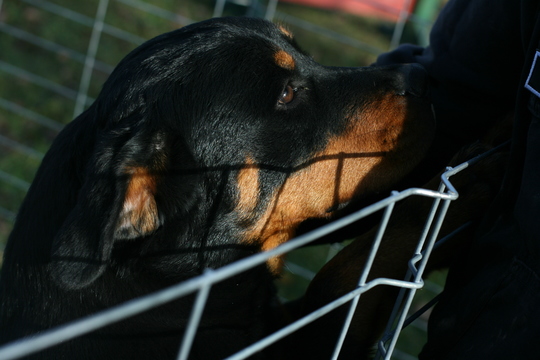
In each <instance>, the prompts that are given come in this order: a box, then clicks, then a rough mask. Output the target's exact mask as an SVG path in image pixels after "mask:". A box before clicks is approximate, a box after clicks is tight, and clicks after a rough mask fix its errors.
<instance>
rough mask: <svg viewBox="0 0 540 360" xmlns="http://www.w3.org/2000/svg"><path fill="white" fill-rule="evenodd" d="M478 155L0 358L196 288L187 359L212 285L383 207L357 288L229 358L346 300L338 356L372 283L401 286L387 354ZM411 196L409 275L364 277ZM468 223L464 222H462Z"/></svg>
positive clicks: (384, 347)
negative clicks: (436, 177)
mask: <svg viewBox="0 0 540 360" xmlns="http://www.w3.org/2000/svg"><path fill="white" fill-rule="evenodd" d="M481 156H482V155H481ZM477 159H478V158H475V159H472V160H470V161H468V162H465V163H462V164H460V165H458V166H457V167H455V168H448V169H447V171H446V172H445V173H444V174H443V175H442V176H441V184H440V186H439V189H438V190H437V191H434V190H427V189H421V188H411V189H408V190H404V191H402V192H393V194H392V195H391V196H389V197H388V198H386V199H383V200H381V201H379V202H377V203H374V204H372V205H370V206H368V207H366V208H364V209H362V210H359V211H357V212H355V213H353V214H351V215H349V216H346V217H344V218H342V219H339V220H337V221H334V222H332V223H330V224H328V225H325V226H322V227H320V228H318V229H316V230H314V231H312V232H310V233H306V234H304V235H301V236H299V237H297V238H295V239H293V240H291V241H289V242H287V243H285V244H283V245H281V246H279V247H277V248H275V249H273V250H270V251H267V252H263V253H259V254H256V255H253V256H250V257H248V258H245V259H243V260H240V261H237V262H234V263H232V264H229V265H227V266H224V267H222V268H219V269H215V270H213V269H207V270H206V271H205V272H204V273H203V274H202V275H200V276H197V277H195V278H192V279H190V280H187V281H185V282H182V283H180V284H178V285H175V286H172V287H170V288H167V289H164V290H161V291H159V292H155V293H153V294H150V295H147V296H144V297H141V298H138V299H134V300H131V301H129V302H126V303H124V304H121V305H118V306H116V307H114V308H110V309H108V310H105V311H102V312H100V313H97V314H92V315H90V316H88V317H87V318H84V319H80V320H77V321H75V322H72V323H70V324H66V325H63V326H60V327H58V328H55V329H51V330H48V331H46V332H43V333H41V334H37V335H36V336H34V337H32V338H29V339H21V340H19V341H16V342H14V343H11V344H8V345H5V346H3V347H0V360H11V359H18V358H21V357H23V356H26V355H29V354H32V353H35V352H38V351H40V350H44V349H46V348H49V347H52V346H55V345H58V344H60V343H63V342H65V341H68V340H71V339H74V338H76V337H78V336H81V335H84V334H87V333H90V332H92V331H94V330H97V329H99V328H102V327H105V326H107V325H110V324H113V323H115V322H117V321H120V320H122V319H126V318H128V317H131V316H135V315H137V314H140V313H142V312H144V311H147V310H150V309H152V308H156V307H158V306H160V305H163V304H165V303H167V302H170V301H173V300H175V299H178V298H180V297H183V296H187V295H189V294H192V293H196V295H197V296H196V301H195V303H194V306H193V309H192V313H191V317H190V320H189V323H188V327H187V329H186V331H185V334H184V337H183V340H182V343H181V346H180V348H179V353H178V359H188V356H189V351H190V348H191V345H192V342H193V340H194V337H195V334H196V331H197V326H198V324H199V320H200V319H201V315H202V313H203V311H204V307H205V304H206V301H207V299H208V296H209V293H210V289H211V287H212V286H213V285H215V284H216V283H219V282H220V281H223V280H225V279H227V278H230V277H232V276H234V275H237V274H239V273H241V272H243V271H246V270H248V269H250V268H253V267H255V266H257V265H260V264H263V263H265V262H266V261H267V260H268V259H269V258H271V257H274V256H279V255H282V254H286V253H288V252H290V251H292V250H294V249H298V248H300V247H302V246H305V245H308V244H309V243H311V242H313V241H316V240H317V239H319V238H320V237H322V236H325V235H328V234H330V233H332V232H333V231H336V230H338V229H340V228H342V227H344V226H347V225H349V224H351V223H354V222H356V221H358V220H360V219H362V218H364V217H366V216H368V215H371V214H373V213H375V212H377V211H381V210H382V211H383V212H384V215H383V217H382V220H381V222H380V225H379V229H378V232H377V234H376V236H375V238H374V240H373V244H372V247H371V251H370V254H369V257H368V259H367V261H366V263H365V265H364V269H363V271H362V273H361V274H359V280H358V286H357V287H356V289H354V290H353V291H351V292H349V293H347V294H345V295H343V296H341V297H340V298H338V299H336V300H334V301H332V302H330V303H328V304H327V305H325V306H323V307H321V308H319V309H317V310H315V311H314V312H312V313H310V314H308V315H306V316H304V317H303V318H300V319H299V320H297V321H295V322H293V323H292V324H290V325H288V326H286V327H284V328H282V329H280V330H278V331H277V332H275V333H273V334H270V335H269V336H267V337H266V338H264V339H262V340H260V341H258V342H256V343H254V344H252V345H251V346H248V347H246V348H244V349H243V350H241V351H239V352H238V353H236V354H233V355H231V356H230V357H228V358H227V359H229V360H232V359H235V360H236V359H237V360H240V359H246V358H249V356H251V355H253V354H255V353H257V352H259V351H261V350H263V349H264V348H266V347H267V346H270V345H272V344H273V343H274V342H276V341H278V340H280V339H282V338H283V337H285V336H287V335H290V334H291V333H293V332H294V331H296V330H298V329H300V328H302V327H303V326H306V325H307V324H309V323H311V322H313V321H314V320H316V319H318V318H320V317H322V316H324V315H326V314H328V313H329V312H331V311H333V310H335V309H336V308H338V307H340V306H341V305H343V304H346V303H350V307H349V312H348V314H349V315H348V316H347V319H346V320H345V322H344V324H343V328H342V330H341V336H340V338H339V340H338V342H337V343H336V346H335V350H334V354H333V357H332V358H333V359H337V357H338V356H339V352H340V350H341V346H342V344H343V341H344V339H345V336H346V334H347V330H348V327H349V325H350V322H351V320H352V316H353V314H354V312H355V311H356V310H357V309H356V305H357V304H358V301H359V300H360V297H361V296H362V294H364V293H365V292H367V291H369V290H370V289H372V288H374V287H376V286H393V287H398V288H400V289H402V291H401V293H400V295H399V297H398V301H396V304H395V307H394V311H393V313H392V316H391V319H390V320H389V322H388V326H387V329H386V331H385V334H384V336H383V338H382V339H381V341H380V342H379V344H378V353H377V356H378V357H379V358H384V359H391V358H392V354H393V353H394V349H395V346H396V343H397V339H398V337H399V335H400V332H401V330H402V328H403V327H404V325H405V322H406V320H407V314H408V311H409V309H410V307H411V304H412V299H413V298H414V295H415V292H416V290H418V289H421V288H422V287H423V286H424V280H423V273H424V270H425V268H426V265H427V262H428V260H429V256H430V254H431V252H432V250H433V249H434V247H435V246H436V245H437V244H439V243H440V242H443V241H445V239H442V240H440V242H438V243H436V240H437V238H438V234H439V230H440V229H441V226H442V224H443V221H444V218H445V215H446V212H447V210H448V207H449V206H450V203H451V202H452V201H454V200H456V199H457V198H458V192H457V190H456V189H455V188H454V186H453V185H452V183H451V181H450V177H451V176H453V175H455V174H457V173H458V172H460V171H463V170H465V169H466V168H467V167H469V166H470V165H474V162H475V161H477ZM411 196H423V197H428V198H432V199H433V204H432V207H431V211H430V212H429V214H428V215H427V217H426V222H425V225H424V229H423V231H422V232H421V235H420V237H419V240H418V243H417V246H416V249H415V251H414V254H413V256H412V257H411V259H410V260H409V265H408V267H409V271H408V273H407V275H406V276H405V278H403V279H394V278H375V279H373V280H371V281H367V279H368V276H369V274H370V271H371V266H372V264H373V262H374V260H375V257H376V255H377V251H378V250H379V247H380V245H381V241H382V238H383V235H384V232H385V230H386V228H387V225H388V222H389V220H390V217H391V215H392V211H393V209H394V206H395V205H396V203H398V202H399V201H402V200H404V199H406V198H408V197H411ZM467 225H468V224H465V225H464V226H467ZM460 230H461V229H456V231H460ZM452 235H453V234H450V235H448V236H447V237H452ZM413 320H414V319H413Z"/></svg>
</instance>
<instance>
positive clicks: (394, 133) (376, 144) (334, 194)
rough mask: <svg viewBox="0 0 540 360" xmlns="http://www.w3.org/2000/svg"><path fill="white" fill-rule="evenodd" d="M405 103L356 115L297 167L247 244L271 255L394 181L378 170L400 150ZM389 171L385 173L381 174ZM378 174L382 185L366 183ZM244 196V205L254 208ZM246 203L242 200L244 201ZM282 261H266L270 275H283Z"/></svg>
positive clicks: (381, 104)
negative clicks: (308, 225) (301, 228)
mask: <svg viewBox="0 0 540 360" xmlns="http://www.w3.org/2000/svg"><path fill="white" fill-rule="evenodd" d="M404 106H405V102H404V101H401V100H400V99H397V98H396V97H395V96H393V95H387V96H384V97H383V98H382V99H380V100H378V101H374V102H373V103H372V104H371V106H369V108H368V109H364V111H361V112H360V111H353V112H352V115H351V116H350V119H351V120H350V125H349V126H348V128H347V130H346V131H345V132H344V133H342V134H341V135H338V136H334V137H333V138H330V139H329V141H328V143H327V145H326V147H325V148H324V149H323V150H322V151H320V152H318V153H317V154H315V155H314V156H313V157H312V158H311V160H309V161H308V162H306V163H305V164H304V165H303V166H299V167H298V170H297V171H294V172H293V173H292V174H291V175H290V176H289V177H288V178H287V179H286V181H285V182H284V183H283V184H282V186H281V187H280V188H279V189H277V190H276V191H275V192H274V194H273V196H272V198H271V200H270V201H269V203H268V206H267V208H266V210H265V211H264V213H263V215H262V216H260V217H259V218H258V219H257V220H256V221H255V223H253V225H252V226H251V227H249V228H248V229H247V231H246V232H245V236H244V238H245V239H246V241H247V242H257V243H259V244H260V245H261V249H262V250H265V251H266V250H271V249H273V248H275V247H276V246H278V245H280V244H282V243H284V242H286V241H288V240H289V239H291V238H292V237H293V236H294V233H295V231H296V229H297V227H298V225H300V223H302V222H303V221H305V220H307V219H309V218H327V217H330V216H331V213H332V211H331V209H333V208H335V207H336V206H337V205H340V204H344V203H347V202H349V201H350V200H352V199H353V197H355V196H358V195H359V194H361V193H363V192H366V191H374V190H376V189H377V188H380V187H382V186H383V185H384V184H387V183H388V182H389V181H392V179H394V176H393V175H390V174H385V173H384V171H383V172H381V171H379V170H378V168H379V167H381V166H380V165H381V163H382V162H384V161H383V160H384V159H385V158H386V156H387V154H388V153H389V152H392V150H393V149H394V148H395V147H396V144H398V139H399V137H400V134H401V133H402V131H403V128H404V125H405V120H406V111H405V109H404ZM384 168H386V166H383V167H381V169H384ZM252 170H253V169H249V170H247V169H246V170H245V174H242V179H244V178H245V179H248V178H249V179H252V178H254V173H252V172H251V171H252ZM374 171H377V174H378V176H375V178H378V177H379V176H380V179H379V181H369V182H367V183H364V179H365V178H366V177H367V175H368V174H370V178H373V176H371V175H372V172H374ZM251 184H252V185H251V187H246V186H244V187H245V188H247V189H252V190H250V191H247V192H246V195H243V196H241V202H240V203H241V204H243V205H242V206H243V207H244V208H246V204H248V205H249V206H253V203H251V202H250V201H248V199H246V198H245V196H247V194H249V193H250V192H251V193H253V184H254V182H253V181H251ZM242 199H243V200H242ZM282 264H283V260H282V258H281V257H278V258H273V259H270V260H269V261H268V266H269V268H270V269H271V271H273V272H275V273H279V272H280V270H281V267H282Z"/></svg>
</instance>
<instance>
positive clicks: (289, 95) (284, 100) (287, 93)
mask: <svg viewBox="0 0 540 360" xmlns="http://www.w3.org/2000/svg"><path fill="white" fill-rule="evenodd" d="M297 90H298V89H295V88H293V87H292V86H291V85H287V87H286V88H285V90H283V93H282V94H281V96H280V98H279V100H278V103H279V104H280V105H287V104H288V103H290V102H291V101H293V100H294V96H295V94H296V91H297Z"/></svg>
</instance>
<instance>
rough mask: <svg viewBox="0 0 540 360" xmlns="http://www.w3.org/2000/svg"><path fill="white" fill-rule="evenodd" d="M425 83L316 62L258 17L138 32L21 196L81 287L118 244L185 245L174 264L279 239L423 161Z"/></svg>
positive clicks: (63, 274) (407, 75) (416, 72)
mask: <svg viewBox="0 0 540 360" xmlns="http://www.w3.org/2000/svg"><path fill="white" fill-rule="evenodd" d="M426 82H427V79H426V75H425V74H424V71H423V70H422V69H421V68H419V67H416V66H400V67H385V68H377V67H367V68H334V67H325V66H322V65H319V64H317V63H316V62H315V61H313V59H312V58H310V57H309V56H308V55H307V54H305V53H304V52H302V51H301V50H299V49H298V47H297V46H296V44H295V41H294V39H293V38H292V36H291V34H290V33H289V32H287V31H286V30H284V29H283V28H280V27H277V26H275V25H272V24H271V23H268V22H265V21H262V20H257V19H249V18H226V19H212V20H208V21H205V22H201V23H197V24H194V25H190V26H187V27H185V28H182V29H179V30H176V31H173V32H170V33H167V34H164V35H161V36H159V37H157V38H154V39H152V40H150V41H148V42H147V43H145V44H143V45H141V46H140V47H138V48H137V49H135V50H134V51H133V52H131V53H130V54H129V55H128V56H127V57H126V58H125V59H123V60H122V61H121V62H120V64H119V65H118V66H117V68H116V69H115V71H114V72H113V73H112V74H111V76H110V78H109V79H108V80H107V82H106V83H105V85H104V87H103V89H102V91H101V93H100V95H99V97H98V98H97V100H96V101H95V103H94V104H93V105H92V106H91V107H90V108H89V109H88V110H87V111H86V112H85V113H83V114H82V115H81V116H79V117H78V118H77V119H75V120H74V121H73V122H72V123H71V124H70V125H68V126H67V127H66V129H65V130H64V131H63V132H62V133H61V134H60V135H59V137H58V139H57V140H56V141H55V144H53V147H52V149H51V150H50V152H49V154H48V155H47V156H46V158H45V160H44V162H43V165H42V168H41V169H40V171H39V173H38V176H37V178H36V182H35V184H34V186H33V187H32V189H31V191H30V194H29V199H32V198H33V199H34V200H36V199H39V196H41V197H44V196H54V197H53V198H51V199H49V200H47V199H46V198H42V201H43V203H47V202H49V203H52V202H55V204H56V206H57V208H58V209H59V210H58V211H52V212H54V214H50V212H51V210H50V209H49V210H43V211H44V212H45V211H49V214H48V216H52V217H54V218H55V219H56V220H53V221H50V227H51V228H54V227H56V228H54V229H52V230H50V231H49V232H48V233H51V244H50V247H52V262H51V271H52V274H53V275H54V277H55V278H57V279H59V280H60V282H61V283H64V284H66V285H67V286H69V287H72V288H80V287H84V286H86V285H88V284H90V283H91V282H93V281H94V280H95V279H96V278H98V277H99V276H100V275H102V273H103V272H104V271H105V270H106V269H107V267H108V266H109V265H110V264H111V263H114V262H118V261H117V259H115V258H114V257H115V255H114V251H115V248H119V247H120V248H123V249H126V248H129V247H134V248H135V247H136V248H137V250H134V252H137V253H141V252H144V251H146V252H147V253H150V252H152V251H158V250H159V251H168V250H171V251H172V250H173V249H174V250H178V249H187V250H185V251H186V252H187V253H189V252H190V251H191V252H193V253H194V254H195V253H196V254H197V255H193V257H189V256H188V257H187V258H183V259H182V260H181V262H182V264H183V265H182V266H181V267H180V268H182V269H186V268H187V267H189V266H191V267H193V268H198V267H201V266H221V265H223V264H224V263H226V262H230V261H232V260H234V257H235V255H231V254H232V250H231V249H230V248H227V249H228V250H227V249H224V248H223V245H234V244H236V245H238V244H244V245H246V246H249V247H253V248H256V249H259V250H261V249H262V250H267V249H271V248H273V247H275V246H277V245H279V244H280V243H282V242H284V241H286V240H288V239H289V238H291V237H292V236H293V234H294V230H295V229H296V227H297V226H298V225H299V224H300V223H302V222H303V221H304V220H306V219H308V218H314V217H329V216H331V215H332V214H333V213H334V212H335V210H337V209H339V208H340V207H342V206H344V205H346V204H347V203H348V202H350V201H351V200H352V199H353V198H356V197H359V196H362V195H363V194H367V193H371V192H374V191H381V190H385V189H387V188H388V187H390V186H391V185H392V184H393V183H395V182H396V181H397V180H399V179H401V178H402V177H403V176H404V175H405V174H406V173H407V172H409V171H410V170H411V169H412V168H413V167H414V166H415V165H416V164H417V163H418V162H419V160H420V159H421V157H422V156H423V154H424V153H425V152H426V150H427V148H428V145H429V143H430V141H431V138H432V135H433V132H434V123H433V119H432V117H431V116H432V115H431V108H430V105H429V103H428V102H427V101H426V100H425V98H424V96H425V93H426ZM50 169H54V170H50ZM47 179H48V180H47ZM46 183H48V184H49V185H47V186H48V187H49V189H46V188H45V184H46ZM38 192H39V193H40V194H41V195H37V193H38ZM55 192H56V194H54V195H46V194H52V193H55ZM28 201H30V200H27V202H28ZM29 207H30V206H27V208H29ZM25 211H29V210H25ZM43 215H44V214H41V216H43ZM38 216H39V215H38ZM55 224H56V225H55ZM20 226H24V224H21V225H20ZM46 233H47V232H46ZM220 246H222V247H221V248H220ZM201 254H202V255H201ZM178 263H180V260H179V261H178ZM278 263H279V262H278V261H277V262H275V263H274V264H273V265H272V264H271V266H273V267H274V268H276V267H277V264H278Z"/></svg>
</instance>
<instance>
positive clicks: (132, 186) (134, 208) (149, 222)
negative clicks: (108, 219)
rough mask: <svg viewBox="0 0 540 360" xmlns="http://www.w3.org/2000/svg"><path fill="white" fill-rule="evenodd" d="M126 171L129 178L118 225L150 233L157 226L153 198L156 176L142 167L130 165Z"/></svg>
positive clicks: (156, 211) (155, 207) (155, 188)
mask: <svg viewBox="0 0 540 360" xmlns="http://www.w3.org/2000/svg"><path fill="white" fill-rule="evenodd" d="M127 172H128V174H129V176H130V179H129V183H128V187H127V190H126V194H125V199H124V205H123V208H122V211H121V213H120V217H119V219H120V221H119V225H118V226H119V227H120V228H129V227H133V228H135V229H136V231H137V232H138V233H140V234H147V233H150V232H152V231H154V230H155V229H156V228H157V226H158V209H157V205H156V201H155V198H154V196H155V194H156V190H157V180H156V176H155V175H153V174H151V173H150V172H149V170H148V169H146V168H144V167H132V168H129V169H128V170H127Z"/></svg>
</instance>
